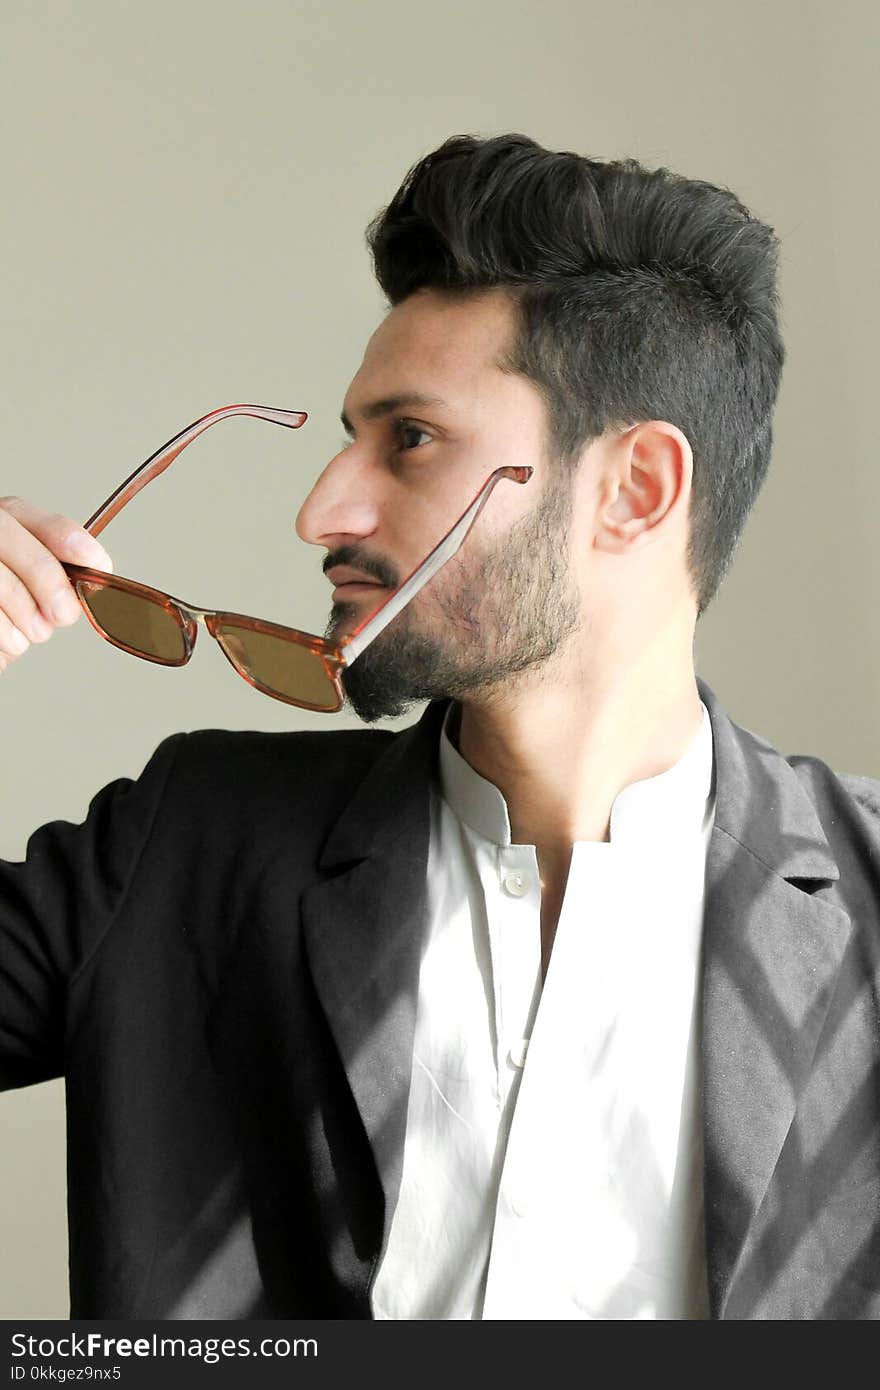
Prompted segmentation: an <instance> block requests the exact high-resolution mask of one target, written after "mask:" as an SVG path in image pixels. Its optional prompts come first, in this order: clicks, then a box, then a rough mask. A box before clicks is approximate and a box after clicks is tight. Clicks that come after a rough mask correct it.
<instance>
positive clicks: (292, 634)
mask: <svg viewBox="0 0 880 1390" xmlns="http://www.w3.org/2000/svg"><path fill="white" fill-rule="evenodd" d="M232 415H250V416H253V417H254V418H256V419H261V420H268V421H270V422H271V423H274V424H280V425H284V426H286V427H287V428H292V429H298V428H299V427H300V426H301V425H302V424H304V423H305V421H306V419H307V418H308V416H307V414H306V412H305V411H293V410H281V409H275V408H273V407H270V406H258V405H229V406H221V407H220V408H219V409H218V410H213V411H210V412H209V413H208V414H207V415H203V416H201V417H200V418H199V419H198V420H196V421H194V422H193V423H192V424H191V425H188V426H187V427H186V429H184V430H181V431H180V433H179V434H176V435H174V436H173V438H172V439H170V440H169V441H168V442H167V443H166V444H163V445H162V447H161V448H159V449H157V450H156V452H155V453H154V454H151V455H150V457H149V458H148V459H147V460H146V461H145V462H144V463H142V464H141V465H140V467H139V468H136V469H135V470H134V472H133V473H131V474H129V476H128V477H127V478H126V479H125V480H124V481H123V482H122V483H120V485H119V487H118V488H116V490H115V492H113V493H111V495H110V496H109V497H108V498H107V499H106V501H104V502H102V504H101V506H100V507H99V508H98V509H97V511H96V512H94V513H93V514H92V516H91V517H90V518H89V520H88V521H87V522H86V523H85V530H87V531H89V532H90V533H91V535H93V536H97V535H99V534H100V532H101V531H103V529H104V527H105V526H107V524H108V523H109V522H110V521H112V520H113V518H114V517H115V516H117V515H118V513H119V512H120V511H121V510H122V508H123V507H124V506H125V505H126V503H127V502H129V501H130V500H131V498H132V497H134V496H136V494H137V493H138V492H140V491H141V489H142V488H144V487H146V485H147V483H149V482H152V480H153V479H154V478H157V477H158V476H159V474H160V473H162V472H164V471H165V469H166V468H167V467H168V466H169V464H171V463H173V461H174V459H175V458H177V456H178V454H180V453H181V452H182V450H183V449H185V448H186V447H187V445H188V444H190V443H191V442H192V440H193V439H195V438H197V437H198V435H199V434H201V433H202V431H203V430H205V429H207V428H208V427H209V426H210V425H213V424H215V423H216V422H217V421H218V420H222V419H226V418H228V417H229V416H232ZM532 471H533V470H532V469H531V468H530V467H528V466H514V465H507V466H505V467H501V468H496V469H495V470H494V471H493V472H492V473H491V474H490V475H489V477H488V478H487V479H486V481H485V482H484V483H483V486H482V487H481V488H480V489H479V491H478V492H477V494H476V496H475V497H474V498H473V499H472V501H471V502H470V503H469V505H468V506H467V507H466V508H465V510H464V512H463V513H462V515H461V516H460V517H459V518H458V520H457V521H456V522H455V523H454V524H453V525H452V526H451V527H450V529H449V530H448V531H447V532H446V534H445V535H444V536H443V537H442V539H441V540H440V541H439V542H438V543H437V545H435V546H434V548H433V549H432V550H431V551H430V552H429V554H428V555H427V556H426V557H425V559H424V560H423V561H422V563H421V564H420V565H418V566H417V567H416V568H415V569H414V570H413V571H412V573H411V574H410V575H409V576H408V577H407V578H406V579H405V580H404V581H403V583H402V584H400V585H399V586H398V588H396V589H394V590H393V591H392V593H390V594H389V595H388V597H387V598H386V599H384V600H383V602H382V603H381V604H380V605H379V607H378V608H376V609H374V610H373V612H372V613H369V614H368V615H367V616H366V617H365V618H364V619H363V620H362V621H361V622H360V623H359V624H358V626H357V627H356V628H355V629H354V630H353V631H352V632H351V633H349V634H347V635H346V636H344V637H343V638H342V639H341V640H340V641H339V642H331V641H329V640H328V639H327V638H325V637H319V636H316V635H315V634H314V633H309V632H303V631H301V630H300V629H299V628H292V627H287V626H285V625H284V624H281V623H273V622H268V621H265V620H264V619H261V618H253V617H250V616H249V615H248V614H244V613H233V612H229V611H227V610H221V609H213V608H200V607H197V606H196V605H195V604H192V603H187V602H185V601H184V600H183V599H179V598H175V597H174V596H173V595H172V594H169V593H167V592H165V591H164V590H162V589H154V588H152V587H151V586H150V585H147V584H142V583H141V582H140V581H139V580H135V579H128V578H127V577H126V576H124V575H117V574H109V573H108V572H107V571H106V570H97V569H91V568H89V567H88V566H85V565H75V564H70V563H67V562H62V565H63V569H64V571H65V573H66V574H67V576H68V578H69V580H70V582H71V584H72V585H73V589H74V592H75V593H76V597H77V599H78V600H79V603H80V606H81V607H82V609H83V610H84V612H85V615H86V617H87V618H88V620H89V623H90V624H91V626H92V627H93V628H94V630H95V631H96V632H97V634H98V636H99V637H102V638H103V639H104V641H106V642H109V643H110V644H111V646H114V647H118V648H119V649H120V650H121V651H124V652H128V653H129V654H130V655H131V656H136V657H139V658H140V659H141V660H142V661H152V662H154V663H155V664H156V665H159V666H185V665H186V663H187V662H188V661H189V659H190V657H191V656H192V654H193V651H194V649H195V644H196V636H197V633H198V625H199V622H200V621H201V622H203V623H204V625H205V627H206V628H207V630H208V632H209V633H210V634H211V636H212V637H213V638H214V639H215V641H216V642H217V644H218V645H219V647H220V649H221V651H222V652H223V655H224V656H225V657H226V659H227V661H228V662H229V664H230V665H231V666H232V667H233V669H234V670H235V671H236V673H237V674H238V675H239V676H241V677H242V678H243V679H244V680H246V681H247V683H248V685H250V686H252V687H253V688H254V689H255V690H258V691H260V693H261V694H264V695H268V696H269V697H270V698H272V699H275V700H281V701H282V702H283V703H284V704H288V705H295V706H297V707H298V708H299V709H307V710H312V711H315V712H317V713H322V714H335V713H337V712H338V711H339V710H340V709H341V708H342V706H343V705H344V703H345V691H344V690H343V687H342V672H343V670H344V669H345V667H346V666H350V665H351V663H352V662H353V661H355V660H356V659H357V657H358V656H360V654H361V652H363V651H364V650H365V649H366V647H367V646H369V644H370V643H371V642H372V641H373V640H374V639H375V638H376V637H378V635H379V633H380V632H382V631H383V630H384V629H385V628H386V627H387V626H388V624H389V623H390V622H391V621H392V620H393V619H394V618H395V617H396V616H397V614H398V613H399V612H401V610H402V609H403V608H405V607H406V605H407V604H408V603H409V601H410V600H411V599H412V598H413V597H414V596H415V595H416V594H417V593H418V592H419V590H420V589H421V588H423V587H424V585H425V584H427V582H428V580H429V579H431V578H432V577H433V576H434V575H435V574H436V573H437V571H438V570H439V569H440V568H441V567H442V566H443V565H444V564H445V563H446V561H447V560H449V559H451V558H452V556H453V555H454V554H455V553H456V552H457V551H458V549H459V548H460V546H461V545H462V544H463V542H464V540H465V538H466V536H467V535H468V533H469V532H470V530H471V527H472V526H473V524H474V522H475V521H476V519H477V517H478V516H479V514H480V512H481V511H482V509H483V507H484V506H485V504H486V502H487V500H488V498H489V495H490V494H491V492H492V490H493V488H494V487H495V485H496V483H498V482H500V481H501V480H502V479H509V480H511V481H512V482H516V483H526V482H528V480H529V478H530V477H531V475H532ZM85 585H89V586H91V587H99V588H104V589H117V590H120V591H122V592H124V593H127V594H130V595H132V596H133V597H136V598H142V599H145V600H147V601H148V602H150V603H153V604H155V605H157V606H158V607H160V608H162V609H163V610H164V611H165V612H166V613H167V614H169V616H171V617H172V618H173V619H174V621H175V624H176V625H177V627H178V629H179V631H180V633H181V636H182V638H183V645H184V653H183V656H182V657H180V658H179V659H169V658H166V657H161V656H151V655H149V654H148V653H147V652H143V651H140V650H138V648H136V647H132V646H130V645H129V644H128V643H126V642H123V641H121V640H120V639H119V638H117V637H111V636H110V634H109V633H107V632H105V631H104V629H103V628H102V627H101V625H100V623H99V622H98V620H97V618H96V617H95V615H94V614H93V613H92V611H91V609H90V607H89V605H88V603H87V602H86V601H85V600H84V598H83V595H82V592H81V587H80V586H85ZM224 625H228V626H231V627H234V628H238V629H243V630H245V631H249V632H256V633H260V634H261V635H263V636H267V637H277V638H278V639H280V640H282V641H286V642H291V643H293V644H294V645H296V646H300V647H304V648H305V649H306V650H307V651H309V652H310V653H312V655H314V656H315V657H316V658H317V659H318V660H319V661H320V662H321V664H322V665H323V667H324V671H325V674H326V675H327V678H328V681H329V682H330V684H331V686H332V687H333V690H334V693H335V703H334V704H332V705H328V704H314V703H312V702H310V701H308V700H303V699H294V698H293V697H292V696H288V695H283V694H281V693H280V692H279V691H277V690H273V689H272V688H271V687H270V686H267V685H266V684H264V683H263V682H261V681H260V680H258V679H257V678H256V677H255V676H254V675H253V673H252V672H251V671H248V670H246V669H245V668H244V667H243V666H242V665H241V663H240V661H239V660H237V659H236V657H235V656H234V655H233V654H232V652H231V651H230V650H229V649H228V648H227V646H226V645H225V643H224V638H223V633H222V631H221V629H222V627H223V626H224Z"/></svg>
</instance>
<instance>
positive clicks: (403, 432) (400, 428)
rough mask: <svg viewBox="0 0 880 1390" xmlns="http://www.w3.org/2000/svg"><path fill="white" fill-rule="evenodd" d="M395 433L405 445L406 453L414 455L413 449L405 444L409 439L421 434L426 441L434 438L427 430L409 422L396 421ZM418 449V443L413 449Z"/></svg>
mask: <svg viewBox="0 0 880 1390" xmlns="http://www.w3.org/2000/svg"><path fill="white" fill-rule="evenodd" d="M394 433H395V434H396V435H397V438H398V439H399V440H400V442H401V444H403V446H404V452H405V453H412V449H411V448H408V447H407V445H406V442H405V441H406V440H407V438H408V437H410V436H412V435H420V434H421V435H424V437H425V438H426V439H431V438H432V436H431V435H430V434H429V433H428V431H427V430H423V429H422V428H421V426H420V425H412V424H410V423H409V422H408V421H407V420H396V421H395V424H394ZM418 447H419V446H418V443H416V444H415V445H413V448H416V449H417V448H418Z"/></svg>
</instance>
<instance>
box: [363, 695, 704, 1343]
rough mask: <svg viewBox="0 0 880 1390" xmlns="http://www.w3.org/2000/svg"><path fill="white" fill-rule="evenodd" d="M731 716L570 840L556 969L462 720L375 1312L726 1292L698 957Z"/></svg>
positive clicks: (447, 744) (625, 1305) (440, 819)
mask: <svg viewBox="0 0 880 1390" xmlns="http://www.w3.org/2000/svg"><path fill="white" fill-rule="evenodd" d="M714 812H715V798H714V784H713V752H712V726H711V723H710V720H709V715H708V711H707V710H706V708H705V706H703V722H702V725H701V727H700V731H699V733H698V735H697V736H696V738H695V740H694V741H693V742H692V744H691V745H690V747H689V748H688V749H687V750H686V751H685V753H684V755H683V756H682V757H681V759H680V760H679V761H678V762H677V763H676V764H675V765H674V766H673V767H671V768H669V769H667V770H666V771H665V772H663V773H661V774H659V775H658V776H656V777H651V778H647V779H645V780H643V781H639V782H634V783H632V784H630V785H629V786H628V787H625V788H624V789H623V790H622V791H621V792H620V793H619V794H618V796H617V797H616V799H615V801H614V804H613V806H612V810H611V820H610V841H608V842H603V843H598V842H588V841H581V842H578V843H576V844H575V845H574V847H573V851H572V859H571V867H570V870H569V875H568V881H567V884H566V889H565V897H564V900H563V904H562V909H561V911H560V915H559V922H558V926H557V930H556V936H555V939H554V944H553V950H552V954H551V957H550V963H549V967H548V970H547V975H546V980H545V981H544V984H543V988H542V984H541V944H540V907H541V888H540V881H539V877H538V862H537V853H536V850H535V847H534V845H514V844H511V839H510V821H509V817H508V814H507V806H506V804H505V801H504V798H503V796H502V795H501V793H500V792H499V791H498V789H497V788H496V787H495V786H493V785H492V784H491V783H490V782H487V781H486V780H485V779H484V778H482V777H480V776H479V774H478V773H476V772H475V771H474V770H473V768H471V767H470V766H469V764H468V763H466V762H465V761H464V759H463V758H462V757H461V756H460V754H459V753H458V752H457V751H456V749H455V748H454V746H453V745H452V743H451V741H450V739H449V736H448V734H447V731H446V728H445V726H444V730H443V734H442V737H441V748H440V789H439V792H438V794H437V795H436V797H435V799H434V804H433V807H432V820H431V838H430V849H429V858H428V923H427V933H426V939H425V948H424V954H423V958H422V966H421V973H420V977H419V998H418V1012H417V1019H416V1030H415V1045H414V1058H413V1071H412V1083H411V1089H410V1096H409V1105H408V1112H407V1123H406V1138H405V1145H404V1153H403V1173H402V1179H401V1188H400V1197H399V1200H398V1203H397V1207H396V1209H395V1212H394V1214H393V1218H392V1222H391V1229H390V1233H389V1240H388V1245H387V1247H386V1250H385V1253H384V1256H383V1259H382V1263H381V1265H380V1268H379V1271H378V1275H377V1278H376V1280H375V1284H374V1287H373V1293H372V1308H373V1315H374V1317H376V1318H394V1319H409V1318H432V1319H446V1318H502V1319H544V1318H547V1319H567V1318H699V1317H706V1316H707V1299H706V1272H705V1250H704V1240H703V1200H702V1144H701V1132H700V1112H699V1077H698V1059H699V1036H698V1018H699V1008H698V1005H699V998H698V981H699V957H700V941H701V935H702V921H703V903H704V885H705V865H706V850H707V846H708V840H709V835H710V833H711V829H712V824H713V821H714Z"/></svg>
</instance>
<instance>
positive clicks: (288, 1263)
mask: <svg viewBox="0 0 880 1390" xmlns="http://www.w3.org/2000/svg"><path fill="white" fill-rule="evenodd" d="M700 693H701V696H702V698H703V700H704V702H705V703H706V705H707V707H708V709H709V713H710V716H711V720H712V731H713V736H714V746H715V766H716V793H717V809H716V818H715V827H714V831H713V834H712V837H711V841H710V846H709V857H708V865H707V893H706V910H705V929H704V967H703V1016H702V1017H703V1035H702V1071H703V1123H704V1141H705V1142H704V1147H705V1209H706V1248H707V1261H708V1272H709V1284H710V1297H711V1309H712V1315H713V1316H714V1317H719V1318H720V1317H724V1318H874V1317H880V1007H878V985H880V967H878V958H880V784H878V783H877V782H874V781H870V780H868V779H866V778H857V777H838V776H836V775H835V774H834V773H833V772H832V771H831V770H830V769H829V768H828V767H827V766H826V765H825V764H824V763H822V762H820V761H819V760H817V759H815V758H810V757H792V758H785V757H783V756H782V755H781V754H780V753H778V752H776V751H775V750H774V749H773V748H771V747H770V746H769V745H768V744H767V743H765V742H764V741H762V740H761V739H759V738H757V737H756V736H755V735H753V734H751V733H749V732H748V731H746V730H744V729H741V728H738V727H737V725H735V724H734V723H732V722H731V721H730V719H729V718H728V717H727V716H726V715H725V713H724V712H723V710H722V709H721V707H720V706H719V704H718V702H717V700H716V698H715V696H714V695H713V694H712V692H711V690H709V689H708V687H707V686H706V685H705V684H704V683H703V682H700ZM444 709H445V706H443V705H442V704H438V705H431V706H429V707H428V709H427V711H426V713H425V715H424V716H423V718H422V719H421V721H420V722H419V723H418V724H417V725H415V726H414V727H413V728H412V729H409V730H407V731H405V732H404V733H402V734H391V733H387V732H376V731H371V730H363V731H356V732H332V733H324V732H321V733H296V734H260V733H229V732H222V731H210V730H207V731H201V732H198V733H194V734H188V735H186V734H178V735H175V736H174V737H172V738H169V739H167V740H166V741H165V742H164V743H162V744H161V745H160V747H159V748H158V749H157V750H156V752H155V753H154V755H153V757H152V759H151V760H150V762H149V764H148V766H147V767H146V769H145V771H144V772H143V773H142V775H141V776H140V778H138V779H137V780H136V781H130V780H126V779H124V780H120V781H117V782H114V783H112V784H111V785H110V786H108V787H106V788H104V790H103V791H101V792H100V793H99V794H98V796H97V797H96V798H95V799H94V801H93V802H92V805H91V808H90V811H89V814H88V817H87V819H86V821H85V822H84V824H83V825H81V826H72V825H69V824H66V823H62V822H57V823H54V824H51V825H48V826H44V827H43V828H42V829H41V830H39V831H37V832H36V834H35V835H33V836H32V837H31V840H30V842H29V845H28V854H27V859H26V862H25V863H23V864H5V865H3V866H2V871H0V1084H2V1085H3V1086H6V1087H13V1086H22V1085H26V1084H28V1083H30V1082H36V1081H42V1080H45V1079H47V1078H50V1077H57V1076H61V1075H63V1076H64V1077H65V1082H66V1091H67V1112H68V1190H69V1198H68V1203H69V1224H70V1279H71V1315H72V1316H73V1317H75V1318H86V1317H116V1318H194V1317H202V1318H244V1317H283V1318H288V1317H318V1318H367V1317H369V1316H370V1302H369V1290H370V1283H371V1278H372V1276H373V1274H374V1272H375V1269H376V1267H377V1264H378V1260H379V1257H380V1254H381V1251H382V1248H383V1237H384V1235H385V1233H386V1232H387V1229H388V1223H389V1220H390V1217H391V1214H392V1212H393V1209H394V1204H395V1200H396V1194H397V1191H398V1187H399V1182H400V1172H401V1159H402V1144H403V1135H404V1125H405V1118H406V1102H407V1092H408V1087H409V1073H410V1066H411V1059H412V1033H413V1023H414V1016H415V1007H416V998H417V985H418V968H419V957H420V946H421V935H422V925H423V921H424V907H425V887H426V882H425V869H426V862H427V849H428V826H429V818H428V807H429V784H430V780H431V778H432V776H433V775H434V772H435V764H436V754H437V744H438V735H439V729H440V724H441V721H442V717H443V714H444ZM450 1003H451V1007H454V1001H450Z"/></svg>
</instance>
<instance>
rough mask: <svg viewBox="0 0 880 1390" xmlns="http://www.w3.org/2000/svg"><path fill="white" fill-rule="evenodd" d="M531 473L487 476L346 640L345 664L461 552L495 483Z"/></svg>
mask: <svg viewBox="0 0 880 1390" xmlns="http://www.w3.org/2000/svg"><path fill="white" fill-rule="evenodd" d="M531 475H532V469H531V468H528V467H507V468H497V469H496V470H495V472H494V473H492V474H491V476H490V477H489V478H487V479H486V481H485V483H484V484H483V486H482V487H481V488H480V491H479V492H478V493H477V495H476V497H475V498H474V500H473V502H472V503H471V504H470V506H469V507H468V509H467V511H466V512H465V513H464V514H463V516H461V517H460V518H459V520H458V521H457V522H456V523H455V525H454V526H453V527H452V528H451V530H449V531H447V533H446V535H445V536H444V537H443V539H442V540H441V541H440V542H439V543H438V544H437V545H435V547H434V549H433V550H432V551H431V553H430V555H428V556H427V558H426V559H424V560H423V561H422V563H421V564H420V565H419V567H418V569H415V570H413V572H412V574H411V575H410V576H409V578H408V579H405V580H404V581H403V583H402V584H401V585H400V587H399V588H398V589H395V590H394V593H393V594H391V596H390V598H387V599H386V600H385V602H384V603H383V604H382V606H381V608H378V609H377V610H376V612H375V613H373V615H372V616H371V617H369V618H367V619H366V621H365V622H364V623H362V624H361V626H360V627H359V628H355V630H354V632H353V633H352V634H351V636H350V637H349V638H348V639H347V640H343V642H342V643H341V650H340V655H341V657H342V660H343V662H344V664H345V665H346V666H350V665H351V663H352V662H353V661H354V660H356V658H357V657H359V656H360V654H361V652H362V651H364V650H365V648H367V647H368V646H369V645H370V643H371V642H372V641H374V640H375V639H376V638H377V637H378V636H379V633H380V632H384V630H385V628H386V627H387V626H388V624H389V623H390V622H391V621H392V620H393V619H394V618H396V617H397V615H398V613H400V612H401V610H402V609H404V608H405V607H406V605H407V604H408V603H409V601H410V599H412V598H415V596H416V594H417V593H418V592H419V590H420V589H423V588H424V586H425V585H426V584H427V583H428V580H429V579H433V577H434V575H435V574H436V573H437V571H438V570H439V569H441V568H442V566H443V565H445V564H446V562H447V560H451V559H452V557H453V555H455V554H456V553H457V552H458V550H459V549H460V548H461V546H462V545H463V543H464V541H465V539H466V537H467V535H468V533H469V532H470V529H471V527H472V526H473V524H474V522H475V521H476V519H477V517H478V516H479V515H480V512H481V511H482V510H483V508H484V507H485V505H486V503H487V501H488V500H489V495H490V493H491V492H492V489H493V488H494V486H495V484H496V483H498V482H500V481H501V480H502V478H509V479H510V480H511V482H514V483H525V482H528V480H529V478H530V477H531Z"/></svg>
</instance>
